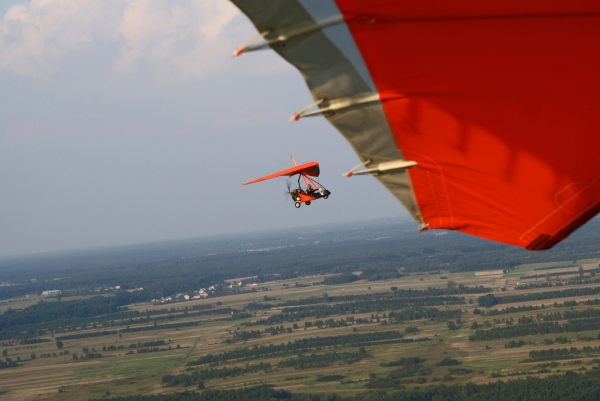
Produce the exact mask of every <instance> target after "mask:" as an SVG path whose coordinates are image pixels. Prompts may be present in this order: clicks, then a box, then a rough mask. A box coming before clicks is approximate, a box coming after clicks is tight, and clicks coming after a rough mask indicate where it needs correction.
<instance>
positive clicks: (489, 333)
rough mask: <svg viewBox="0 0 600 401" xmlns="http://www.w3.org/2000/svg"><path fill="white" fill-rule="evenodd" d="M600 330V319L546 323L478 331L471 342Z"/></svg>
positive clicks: (470, 339) (471, 336)
mask: <svg viewBox="0 0 600 401" xmlns="http://www.w3.org/2000/svg"><path fill="white" fill-rule="evenodd" d="M591 330H600V319H579V320H571V321H569V322H567V323H562V324H560V323H558V322H544V323H528V324H519V325H508V326H504V327H494V328H492V329H490V330H482V329H478V330H477V331H475V333H473V334H472V335H470V336H469V341H482V340H493V339H499V338H511V337H523V336H528V335H541V334H551V333H572V332H579V331H591Z"/></svg>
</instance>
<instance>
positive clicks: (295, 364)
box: [277, 347, 368, 370]
mask: <svg viewBox="0 0 600 401" xmlns="http://www.w3.org/2000/svg"><path fill="white" fill-rule="evenodd" d="M367 356H368V355H367V352H366V351H365V349H364V347H361V348H360V350H359V351H358V352H335V351H334V352H326V353H324V354H310V355H298V356H297V357H296V358H289V359H284V360H281V361H279V362H278V363H277V367H278V368H290V367H291V368H294V369H297V370H300V369H313V368H323V367H326V366H331V365H333V364H334V363H336V362H342V363H345V364H348V365H350V364H353V363H355V362H358V361H360V360H362V359H364V358H366V357H367Z"/></svg>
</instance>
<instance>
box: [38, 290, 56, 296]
mask: <svg viewBox="0 0 600 401" xmlns="http://www.w3.org/2000/svg"><path fill="white" fill-rule="evenodd" d="M58 294H60V290H48V291H44V292H42V295H58Z"/></svg>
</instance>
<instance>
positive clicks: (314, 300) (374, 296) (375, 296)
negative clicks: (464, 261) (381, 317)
mask: <svg viewBox="0 0 600 401" xmlns="http://www.w3.org/2000/svg"><path fill="white" fill-rule="evenodd" d="M491 291H492V289H491V288H488V287H484V286H473V287H469V286H465V285H462V284H461V285H458V286H456V287H454V288H435V287H428V288H427V289H425V290H411V289H398V288H396V290H395V291H393V290H392V292H373V293H367V294H354V295H336V296H329V295H328V294H327V293H324V294H323V296H321V297H310V298H301V299H297V300H295V299H293V300H287V301H285V302H284V303H281V304H279V305H277V306H280V307H286V306H287V307H290V306H303V305H314V304H322V303H330V302H335V303H342V302H344V303H346V302H357V301H380V300H389V299H411V300H412V301H407V302H415V301H416V300H413V298H418V299H422V298H429V300H432V299H435V298H436V297H441V296H448V295H460V294H482V293H486V292H491ZM458 299H460V300H461V301H462V300H464V298H462V297H461V298H458ZM453 300H456V298H455V297H449V298H444V299H443V301H453ZM417 302H418V301H417Z"/></svg>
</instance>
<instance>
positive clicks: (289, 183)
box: [284, 180, 293, 200]
mask: <svg viewBox="0 0 600 401" xmlns="http://www.w3.org/2000/svg"><path fill="white" fill-rule="evenodd" d="M285 186H286V187H287V191H285V192H284V196H285V197H286V198H287V199H292V198H291V196H290V193H291V191H292V184H291V182H290V180H285ZM292 200H293V199H292Z"/></svg>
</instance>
